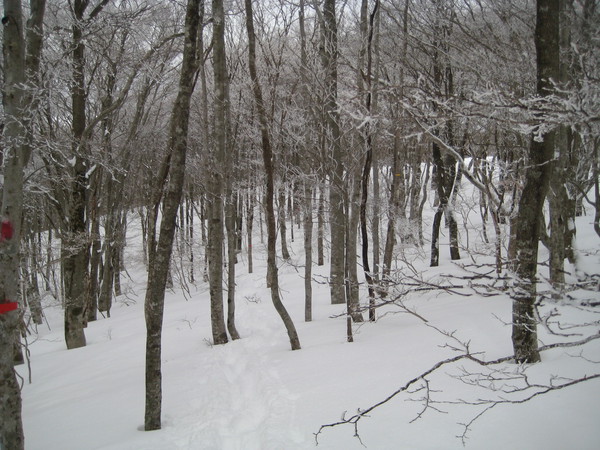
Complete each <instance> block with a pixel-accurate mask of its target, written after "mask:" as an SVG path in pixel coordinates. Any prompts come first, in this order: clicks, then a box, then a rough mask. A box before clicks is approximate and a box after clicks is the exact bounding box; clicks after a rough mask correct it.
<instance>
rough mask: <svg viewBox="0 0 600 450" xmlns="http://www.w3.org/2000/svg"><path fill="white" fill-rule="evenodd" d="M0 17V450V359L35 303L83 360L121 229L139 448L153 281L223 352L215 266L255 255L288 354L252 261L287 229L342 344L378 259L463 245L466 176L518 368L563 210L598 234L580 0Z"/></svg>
mask: <svg viewBox="0 0 600 450" xmlns="http://www.w3.org/2000/svg"><path fill="white" fill-rule="evenodd" d="M3 3H4V5H3V6H4V12H3V18H2V24H3V26H2V41H3V56H2V69H3V71H2V94H3V97H2V99H3V102H2V108H3V109H2V112H3V114H2V120H1V123H0V126H1V127H2V133H3V134H2V141H1V143H0V162H1V164H2V172H1V174H2V175H1V176H0V189H1V190H2V197H1V210H0V213H1V220H2V236H1V239H0V302H1V303H2V304H3V305H9V304H13V303H15V302H17V303H18V305H19V306H18V308H16V309H14V310H10V311H8V309H9V307H8V306H7V307H6V309H7V312H4V310H3V313H2V314H0V346H1V350H0V354H1V356H0V399H1V402H2V404H1V405H0V439H1V440H0V448H2V449H4V448H6V449H19V448H23V428H22V424H21V412H20V411H21V404H20V393H19V387H18V383H17V380H16V378H15V376H14V374H13V365H14V364H20V363H23V362H24V358H25V356H24V355H23V351H22V346H21V340H22V339H23V336H24V335H25V334H27V333H29V332H31V331H28V330H32V329H33V328H34V327H35V325H36V324H38V325H39V324H42V323H43V320H44V317H43V300H44V299H45V298H48V297H51V298H54V299H58V300H60V302H62V305H63V308H64V330H65V345H66V347H67V348H69V349H73V348H78V347H82V346H85V345H86V336H85V330H86V326H87V324H88V323H89V322H92V321H95V320H98V318H100V317H103V318H109V317H110V315H111V306H112V303H113V300H114V298H115V297H117V296H119V295H121V294H122V290H121V277H122V276H123V274H124V273H126V271H127V264H126V263H127V262H126V261H125V258H124V256H123V255H124V249H125V246H126V239H125V236H126V231H127V227H128V224H129V223H130V222H131V220H132V219H133V218H135V219H136V220H140V221H141V224H142V231H143V236H142V237H143V240H144V245H145V252H144V261H143V263H144V264H145V265H146V269H147V273H148V282H147V286H148V289H147V293H146V300H145V302H146V303H145V314H146V324H147V332H148V335H147V347H146V352H147V360H146V383H147V384H146V421H145V428H146V430H152V429H158V428H160V427H161V418H160V397H161V385H160V376H161V368H160V361H161V357H160V333H161V324H162V310H163V303H164V292H165V289H166V288H168V287H169V286H173V285H174V284H175V285H180V286H184V287H185V286H187V285H191V284H198V283H205V284H207V285H208V286H209V287H210V288H209V291H208V292H209V295H210V311H206V312H205V313H206V314H208V315H210V317H211V324H212V337H213V343H214V344H226V343H227V342H228V341H229V340H230V339H231V340H234V339H238V338H240V335H239V333H238V331H237V329H236V324H235V304H236V296H235V279H236V270H239V268H237V267H236V261H237V258H238V257H239V255H240V254H241V253H242V252H243V253H244V254H245V256H244V257H245V258H247V259H248V270H249V271H252V258H253V253H252V248H253V242H256V240H257V239H261V241H262V242H266V245H267V248H268V274H267V277H266V279H265V280H264V283H265V284H266V285H268V286H269V287H270V289H271V294H272V295H271V299H272V302H273V304H274V307H275V308H276V310H277V312H278V313H279V316H280V317H281V319H282V321H283V323H284V325H285V328H286V330H287V333H288V337H289V341H290V346H291V349H292V350H297V349H300V347H301V339H302V336H298V333H297V332H296V329H295V327H294V323H293V321H292V319H291V318H290V316H289V314H288V313H287V311H286V308H285V306H284V303H283V302H282V298H281V296H282V295H284V294H283V293H282V292H281V290H280V289H279V285H278V261H279V260H283V261H285V260H287V259H289V257H290V256H289V252H288V248H287V245H288V244H289V242H291V241H292V240H294V233H299V232H300V230H301V231H302V235H303V236H304V238H303V239H304V243H303V245H304V248H305V250H306V258H305V261H304V264H303V266H302V268H301V269H299V270H301V271H302V275H303V276H304V277H305V293H304V298H305V320H306V321H310V320H311V318H312V315H311V314H312V312H311V308H312V294H311V292H312V291H311V289H312V285H313V283H314V280H313V277H312V272H311V270H312V269H313V267H314V266H315V265H319V266H323V265H326V264H328V265H329V277H328V279H327V280H325V281H326V282H327V283H328V284H329V287H330V295H331V298H330V300H331V303H332V304H342V305H346V306H345V308H346V313H347V339H348V340H349V341H352V339H353V324H356V323H358V322H362V321H364V320H371V321H374V320H375V319H376V317H377V308H378V306H379V305H381V304H383V303H386V302H389V301H392V300H393V298H392V297H393V295H392V293H393V287H394V286H395V285H397V284H398V283H399V277H398V276H397V275H396V274H397V270H398V269H399V267H401V266H402V264H403V258H402V254H403V251H404V249H406V248H417V249H419V250H420V251H422V252H425V253H427V255H428V258H429V260H430V265H431V266H432V267H435V266H439V265H440V264H443V261H445V260H447V259H448V258H440V253H441V252H444V251H449V259H450V260H452V261H458V260H460V259H461V258H465V257H467V256H466V255H468V254H469V252H471V251H472V249H470V248H469V242H468V241H465V239H468V237H467V236H465V233H463V232H462V231H461V226H463V223H462V220H463V219H462V218H461V217H460V213H459V212H457V208H456V207H457V205H459V204H460V202H461V198H462V197H461V195H462V193H461V187H463V186H465V185H466V184H468V185H469V186H472V187H473V189H475V191H476V192H478V195H479V204H478V205H477V206H476V208H478V209H479V211H480V214H481V220H482V224H483V225H482V227H481V229H480V230H479V232H480V233H481V234H482V235H483V238H484V240H485V241H486V242H487V243H490V244H492V246H491V248H493V249H494V255H493V258H492V259H493V263H492V265H491V268H492V270H491V272H493V274H494V276H495V277H496V279H503V280H507V279H510V280H512V284H511V286H510V287H508V288H507V289H511V294H510V295H511V298H512V301H513V323H512V330H513V331H512V339H513V349H514V359H515V361H516V362H519V363H533V362H537V361H539V360H540V355H539V352H538V341H537V338H536V326H537V323H538V317H537V316H536V314H535V312H534V308H535V304H536V299H537V295H538V294H537V291H536V279H537V277H538V270H540V267H541V270H542V271H543V273H544V276H545V277H547V279H548V280H549V282H550V283H551V284H552V286H553V288H554V290H555V293H556V295H560V293H561V292H565V291H566V290H567V289H568V286H567V281H565V273H566V271H567V269H566V264H568V265H569V267H570V266H571V265H572V266H573V267H575V268H577V267H578V253H577V249H576V248H575V247H574V245H573V240H574V236H575V233H576V231H577V230H576V229H575V225H574V224H575V218H576V217H577V216H579V215H581V214H582V211H583V210H584V209H587V210H588V211H589V210H592V211H594V220H593V225H590V226H593V227H594V230H595V231H596V234H597V235H598V237H600V184H599V176H598V163H599V156H598V151H599V149H600V108H599V107H600V51H599V46H600V4H599V3H598V1H596V0H537V1H536V0H505V1H493V0H473V1H470V0H427V1H411V0H346V1H342V0H322V1H321V0H314V1H313V0H265V1H251V0H245V1H241V0H212V1H211V2H208V1H204V0H188V1H187V2H175V1H158V0H122V1H121V0H113V1H111V0H30V1H29V2H21V1H20V0H4V2H3ZM184 3H185V4H184ZM429 201H432V203H433V204H434V205H435V206H434V211H432V213H433V221H432V223H431V224H429V223H427V224H426V225H424V221H423V219H422V217H423V213H424V208H426V207H428V206H427V205H429V203H428V202H429ZM424 226H430V227H431V229H428V230H424ZM263 230H264V231H263ZM444 230H445V231H444ZM259 233H260V234H259ZM263 233H264V234H263ZM441 234H447V235H448V237H447V241H448V243H447V244H448V245H440V242H441V241H442V240H443V239H446V238H445V237H444V238H442V237H441V236H440V235H441ZM424 236H430V237H431V238H430V239H429V238H425V237H424ZM253 240H254V241H253ZM540 243H541V244H542V245H543V246H544V247H546V248H547V249H548V250H549V252H550V255H551V256H550V258H549V260H548V261H547V264H546V265H547V266H548V267H542V266H540V263H541V261H538V257H537V255H538V246H539V245H538V244H540ZM581 276H582V277H583V275H581ZM582 280H583V279H582ZM318 281H321V282H322V281H323V280H318Z"/></svg>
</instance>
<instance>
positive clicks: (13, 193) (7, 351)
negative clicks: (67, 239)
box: [0, 0, 46, 450]
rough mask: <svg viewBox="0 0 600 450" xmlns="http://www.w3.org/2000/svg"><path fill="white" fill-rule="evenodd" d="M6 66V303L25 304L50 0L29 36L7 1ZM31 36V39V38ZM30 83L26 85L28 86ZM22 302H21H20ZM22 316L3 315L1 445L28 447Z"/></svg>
mask: <svg viewBox="0 0 600 450" xmlns="http://www.w3.org/2000/svg"><path fill="white" fill-rule="evenodd" d="M3 6H4V17H3V18H2V24H3V40H2V50H3V57H4V59H3V67H4V80H3V81H4V85H3V93H2V94H3V95H2V105H3V108H4V116H5V123H4V135H3V147H4V148H3V161H2V162H3V164H4V172H3V185H2V205H1V206H0V221H1V222H2V230H3V232H2V236H1V237H0V303H17V304H18V303H19V265H20V261H19V250H20V245H21V223H22V215H23V176H24V173H23V172H24V168H25V166H26V165H27V162H28V160H29V157H30V152H31V149H32V143H31V137H32V134H33V130H32V125H31V120H30V119H31V117H30V114H31V111H30V110H29V109H28V108H34V106H35V103H34V102H32V101H31V99H32V98H33V97H34V94H33V90H34V89H36V88H37V80H38V69H39V59H40V54H41V48H42V42H43V41H42V32H43V29H42V24H43V17H44V12H45V6H46V2H45V1H44V0H39V1H32V2H31V4H30V7H31V9H30V14H31V15H30V19H29V21H28V29H27V37H25V36H24V35H23V30H24V28H23V12H22V8H21V1H20V0H4V5H3ZM26 38H27V41H25V39H26ZM25 86H26V89H24V87H25ZM25 106H27V108H25ZM15 306H16V305H15ZM21 321H22V318H21V314H20V312H19V310H18V309H15V310H13V311H9V312H6V313H4V314H0V348H2V351H0V448H3V449H11V450H12V449H15V450H21V449H23V448H24V434H23V423H22V418H21V392H20V388H19V384H18V382H17V378H16V374H15V371H14V369H13V361H14V357H15V352H13V349H15V347H16V346H18V348H19V351H18V352H16V354H18V355H20V354H22V353H21V351H20V343H19V341H18V336H19V325H20V323H21Z"/></svg>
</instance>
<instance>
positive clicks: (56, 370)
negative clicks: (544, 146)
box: [18, 217, 600, 450]
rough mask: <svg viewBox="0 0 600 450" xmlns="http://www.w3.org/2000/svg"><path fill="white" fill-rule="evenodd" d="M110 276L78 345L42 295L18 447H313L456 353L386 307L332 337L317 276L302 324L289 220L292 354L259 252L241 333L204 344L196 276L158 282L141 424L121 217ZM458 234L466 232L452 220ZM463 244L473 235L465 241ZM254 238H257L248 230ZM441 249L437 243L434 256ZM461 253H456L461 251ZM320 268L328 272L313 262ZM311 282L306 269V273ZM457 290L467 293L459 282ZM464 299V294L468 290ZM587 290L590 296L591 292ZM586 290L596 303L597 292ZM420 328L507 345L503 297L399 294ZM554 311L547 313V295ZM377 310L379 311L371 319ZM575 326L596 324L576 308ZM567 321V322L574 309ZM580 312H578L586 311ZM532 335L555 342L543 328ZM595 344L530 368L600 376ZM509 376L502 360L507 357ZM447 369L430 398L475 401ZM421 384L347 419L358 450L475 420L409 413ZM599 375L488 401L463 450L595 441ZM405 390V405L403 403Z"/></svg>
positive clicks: (416, 407)
mask: <svg viewBox="0 0 600 450" xmlns="http://www.w3.org/2000/svg"><path fill="white" fill-rule="evenodd" d="M589 222H590V218H589V217H588V218H585V217H584V218H582V219H581V223H578V227H579V229H580V230H581V231H580V232H579V236H580V237H579V239H580V246H582V247H584V244H585V247H584V248H585V249H586V255H587V256H585V258H584V262H583V265H584V267H585V269H586V270H587V271H588V272H590V273H592V272H593V273H599V272H600V270H599V268H600V257H599V256H598V255H599V253H598V251H597V249H598V248H600V242H599V240H598V238H597V237H596V236H595V235H594V234H593V230H591V225H590V224H589ZM130 230H134V231H133V232H131V231H130V236H129V240H130V242H129V245H128V248H127V251H128V255H129V256H128V257H129V263H128V265H127V268H128V272H129V274H130V276H131V278H127V277H124V282H125V291H126V295H125V296H122V297H120V298H119V299H117V300H116V305H115V306H114V308H113V310H112V318H110V319H102V318H101V319H100V320H98V321H97V322H94V323H90V324H89V326H88V328H87V329H86V336H87V339H88V345H87V347H85V348H81V349H77V350H71V351H67V350H66V349H65V345H64V342H63V331H62V324H61V322H62V312H61V309H60V307H58V306H57V305H53V304H51V303H52V302H47V304H46V309H45V314H46V316H47V319H48V323H49V327H48V326H46V325H43V326H40V327H39V330H38V332H39V334H38V335H37V336H32V337H30V339H29V341H30V342H29V348H30V351H31V370H32V374H31V375H32V383H31V384H29V383H28V382H27V378H28V372H27V367H26V366H21V367H19V368H18V371H19V373H20V374H21V376H22V377H23V378H24V379H25V384H24V387H23V402H24V404H23V415H24V427H25V433H26V448H27V449H29V450H38V449H39V450H42V449H43V450H54V449H55V450H87V449H90V450H91V449H111V450H117V449H118V450H125V449H129V450H134V449H135V450H139V449H146V450H164V449H219V450H221V449H223V450H254V449H256V450H267V449H282V450H284V449H310V448H315V445H316V441H315V435H314V433H316V432H317V431H318V430H319V427H320V426H321V425H322V424H328V423H332V422H336V421H338V420H339V419H340V418H341V416H342V414H344V412H345V411H347V413H346V414H347V416H350V415H352V414H353V413H355V412H356V411H357V409H358V408H367V407H368V406H370V405H372V404H374V403H376V402H378V401H380V400H382V399H384V398H385V397H386V396H387V395H389V394H390V393H392V392H393V391H395V390H396V389H397V388H399V387H400V386H402V385H404V384H405V383H406V382H407V381H408V380H410V379H412V378H414V377H415V376H417V375H419V374H420V373H421V372H423V371H425V370H427V369H428V368H430V367H431V366H432V365H433V364H435V363H436V362H437V361H440V360H443V359H446V358H448V357H451V356H455V355H456V352H455V351H453V350H452V349H451V348H449V347H448V346H445V345H444V344H455V343H456V342H455V341H454V340H453V339H452V338H449V337H448V336H445V335H443V334H442V333H440V332H439V331H437V330H436V329H434V328H432V327H431V326H427V325H426V324H425V323H424V322H423V321H422V320H420V319H419V318H418V317H416V316H415V315H411V314H407V313H406V312H402V309H401V308H398V307H395V306H390V307H387V308H386V309H383V308H382V309H380V310H379V311H378V316H379V319H378V321H377V322H376V323H365V324H363V325H360V326H357V327H355V342H354V343H347V342H346V341H345V319H344V318H343V317H336V316H338V314H340V313H342V312H343V308H341V307H339V306H332V305H330V304H329V294H328V288H327V286H326V285H325V284H318V283H315V284H314V307H313V311H314V320H313V322H311V323H305V322H304V321H303V318H304V313H303V302H304V291H303V282H304V281H303V279H302V276H301V275H302V273H303V269H302V267H301V262H302V261H303V260H304V257H303V253H302V250H301V247H302V239H301V232H300V230H298V231H296V242H295V243H294V244H292V249H293V251H294V252H295V253H294V254H293V256H292V259H293V260H292V263H291V264H283V263H282V264H281V266H280V271H281V282H282V295H283V299H284V302H285V305H286V307H287V308H288V310H289V311H290V313H291V315H292V317H293V319H294V320H295V324H296V327H297V329H298V333H299V336H300V341H301V344H302V350H300V351H295V352H292V351H290V350H289V343H288V341H287V335H286V333H285V329H284V327H283V325H282V323H281V321H280V319H279V318H278V316H277V314H276V312H275V310H274V308H273V306H272V304H271V303H270V297H269V292H268V291H267V290H266V289H265V288H264V281H263V280H264V273H265V265H266V262H265V252H264V248H263V246H262V245H256V248H255V255H256V256H255V273H254V274H247V273H246V271H247V270H246V261H245V260H244V259H243V258H245V256H244V257H243V258H242V261H240V263H239V265H238V269H237V271H238V274H239V277H238V296H237V298H238V303H237V326H238V331H239V332H240V334H241V335H242V337H243V338H242V339H241V340H239V341H236V342H232V343H229V344H227V345H224V346H218V347H214V346H211V345H210V344H209V341H210V338H211V332H210V323H209V318H210V317H209V297H208V292H207V287H206V284H205V283H202V282H201V281H199V282H197V283H196V285H195V286H192V287H191V296H190V298H187V299H186V296H184V295H183V293H182V291H181V290H179V289H176V290H175V291H169V292H168V293H167V298H166V307H165V320H164V330H163V429H162V430H160V431H154V432H143V431H140V430H141V429H142V424H143V416H144V346H145V325H144V317H143V299H144V289H145V273H144V268H143V265H142V264H141V263H140V262H139V261H140V257H139V255H140V248H139V245H140V243H139V236H138V235H136V232H135V227H130ZM463 232H464V230H463ZM471 239H473V236H471ZM257 241H258V237H257ZM445 250H446V249H443V250H442V256H443V258H445V257H446V255H445V253H447V252H445ZM463 257H464V262H465V263H468V262H470V259H469V258H468V257H467V254H466V252H464V253H463ZM411 261H412V263H413V264H414V267H415V268H416V269H417V270H418V271H419V272H420V271H421V270H423V271H425V272H422V273H424V274H427V276H426V277H425V278H426V279H432V280H433V279H436V280H439V277H438V278H436V276H435V274H436V273H437V274H459V273H460V272H461V271H460V269H458V268H457V267H456V266H454V265H453V264H451V263H450V262H449V261H448V260H446V259H442V263H441V267H440V268H438V269H436V270H437V272H436V271H426V270H428V269H427V261H426V258H420V257H416V256H415V257H411ZM315 270H316V271H317V274H316V275H317V276H318V275H323V276H325V275H326V274H327V268H326V267H324V268H323V267H322V268H315ZM317 279H318V278H317ZM464 292H467V290H464ZM471 294H472V292H471ZM596 294H598V293H596ZM596 298H600V295H597V297H596ZM403 300H404V302H405V304H406V306H409V307H410V308H413V309H414V311H416V312H417V313H418V314H419V315H420V316H422V317H424V318H426V319H427V320H428V324H429V325H432V326H434V327H436V328H438V329H439V330H445V331H447V332H453V331H456V335H455V336H456V337H457V338H458V339H459V340H460V341H463V342H467V341H470V348H471V351H473V352H478V351H482V352H485V355H483V356H484V357H485V359H488V360H489V359H494V358H498V357H501V356H505V355H510V354H511V349H512V347H511V342H510V326H509V325H507V324H506V323H507V322H509V321H510V314H511V304H510V299H509V298H508V297H507V296H506V295H497V296H492V297H483V296H480V295H470V296H459V295H452V294H450V293H447V292H443V291H429V292H428V291H424V292H419V293H413V294H409V295H407V296H406V297H404V299H403ZM557 307H561V306H560V304H558V306H557ZM385 313H387V314H385ZM574 314H575V316H574V317H573V320H576V319H577V320H581V319H582V317H583V319H584V320H588V319H589V321H593V320H598V318H597V315H596V316H593V314H592V315H591V316H590V317H589V318H588V317H587V315H590V313H587V312H581V311H580V312H575V313H574ZM576 316H577V317H576ZM584 316H585V317H584ZM540 338H541V340H542V341H544V343H549V342H555V341H557V340H560V339H559V338H557V337H554V336H548V335H547V334H545V332H544V331H543V330H541V331H540ZM599 341H600V340H598V341H595V342H592V343H590V344H587V345H586V346H585V347H584V348H583V356H585V358H587V361H586V360H583V359H582V358H578V357H576V356H577V355H578V354H579V352H580V351H581V349H568V348H567V349H556V350H552V351H550V352H547V353H545V354H544V362H543V363H542V364H540V365H538V366H536V367H534V368H532V369H531V370H532V372H531V373H532V376H539V377H540V379H547V377H548V375H549V374H556V375H562V374H565V375H566V376H581V375H582V374H584V373H587V374H592V373H597V372H600V370H599V369H600V368H598V367H596V366H597V364H596V365H595V364H593V362H590V361H600V342H599ZM505 367H508V368H509V369H508V370H513V369H514V368H511V365H510V364H508V365H505ZM459 369H460V365H453V366H447V367H444V368H442V369H441V370H440V371H438V372H437V373H436V374H434V375H432V376H431V377H429V378H428V380H429V382H430V387H431V389H432V390H435V391H439V392H434V393H432V396H433V395H434V396H435V397H436V398H440V399H445V400H449V401H457V400H459V399H473V398H478V396H486V395H487V394H486V392H484V391H483V390H481V389H477V388H473V387H469V386H467V385H465V384H464V383H460V382H458V381H457V380H456V379H454V378H453V377H452V376H451V375H452V374H456V373H458V370H459ZM423 394H424V391H419V392H414V393H412V394H407V393H404V394H401V395H399V396H397V397H396V398H394V399H392V400H391V401H390V402H388V403H387V404H385V405H383V406H381V407H380V408H378V409H376V410H374V411H373V412H372V414H370V417H368V418H364V419H362V420H361V421H360V422H359V428H358V431H359V433H360V437H361V439H362V444H364V445H365V446H366V447H367V448H370V449H371V448H372V449H423V450H425V449H455V448H456V449H458V448H463V443H462V441H461V439H458V438H457V437H456V436H457V435H460V434H461V433H462V432H463V427H461V426H460V425H459V423H465V422H468V421H469V420H471V419H473V418H474V417H475V416H476V415H477V414H478V413H479V412H480V411H481V410H482V408H481V407H477V406H466V405H460V404H444V405H437V406H436V408H438V409H440V411H443V412H436V411H434V410H428V411H426V412H425V414H424V415H423V416H422V417H421V418H420V419H418V420H416V421H414V422H413V423H410V422H411V421H412V420H413V419H415V417H416V415H418V414H419V412H420V411H421V410H422V402H420V401H418V400H419V399H420V398H422V397H423ZM599 394H600V380H592V381H588V382H585V383H581V384H579V385H576V386H574V387H571V388H567V389H563V390H559V391H555V392H552V393H550V394H547V395H544V396H540V397H538V398H536V399H534V400H532V401H530V402H528V403H524V404H519V405H514V404H510V405H499V406H497V407H495V408H493V409H492V410H490V411H489V412H488V413H486V414H485V415H484V416H483V417H481V418H480V419H478V420H477V421H476V422H475V423H474V424H473V426H472V427H471V430H470V432H469V433H468V436H467V440H466V444H467V446H466V448H470V449H490V450H492V449H509V448H510V449H511V450H517V449H523V450H526V449H545V450H551V449H556V450H559V449H581V450H583V449H590V450H592V449H598V448H600V428H599V427H598V425H597V422H598V417H600V404H599V402H598V399H599V398H600V395H599ZM411 399H412V401H411ZM353 434H354V428H353V427H352V426H351V425H345V426H338V427H335V428H330V429H326V430H324V431H323V433H321V434H320V435H319V439H318V442H319V445H318V448H322V449H339V450H346V449H360V448H364V447H363V446H362V445H361V441H359V439H357V438H356V437H354V436H353Z"/></svg>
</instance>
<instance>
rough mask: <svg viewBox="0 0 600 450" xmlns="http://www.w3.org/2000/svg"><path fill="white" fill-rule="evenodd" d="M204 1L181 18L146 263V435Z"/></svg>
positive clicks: (152, 413) (157, 375) (153, 419)
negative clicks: (158, 202)
mask: <svg viewBox="0 0 600 450" xmlns="http://www.w3.org/2000/svg"><path fill="white" fill-rule="evenodd" d="M201 2H202V0H189V1H188V3H187V8H186V15H185V38H184V39H185V43H184V47H183V60H182V64H181V75H180V79H179V91H178V94H177V98H176V100H175V104H174V105H173V111H172V113H171V123H170V125H169V142H168V154H169V164H168V174H169V179H168V182H167V183H166V186H165V190H164V193H163V198H162V206H163V210H162V218H161V224H160V234H159V237H158V242H157V244H156V250H155V252H154V254H153V255H152V258H151V259H150V261H149V270H148V287H147V291H146V299H145V304H144V311H145V318H146V411H145V420H144V428H145V430H146V431H151V430H157V429H160V428H161V404H162V374H161V336H162V320H163V311H164V300H165V288H166V284H167V277H168V274H169V265H170V261H171V254H172V251H173V240H174V236H175V222H176V218H177V210H178V208H179V204H180V202H181V196H182V192H183V182H184V176H185V162H186V154H187V135H188V127H189V116H190V101H191V97H192V93H193V88H194V75H195V73H196V70H197V54H196V53H197V52H196V45H197V36H198V29H199V27H200V25H201V24H200V23H199V14H198V12H199V9H200V3H201Z"/></svg>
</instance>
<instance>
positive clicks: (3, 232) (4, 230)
mask: <svg viewBox="0 0 600 450" xmlns="http://www.w3.org/2000/svg"><path fill="white" fill-rule="evenodd" d="M14 232H15V230H14V228H13V224H12V223H11V221H10V220H9V219H8V218H6V217H4V218H3V219H2V224H1V225H0V242H4V241H10V240H11V239H12V237H13V234H14Z"/></svg>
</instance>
